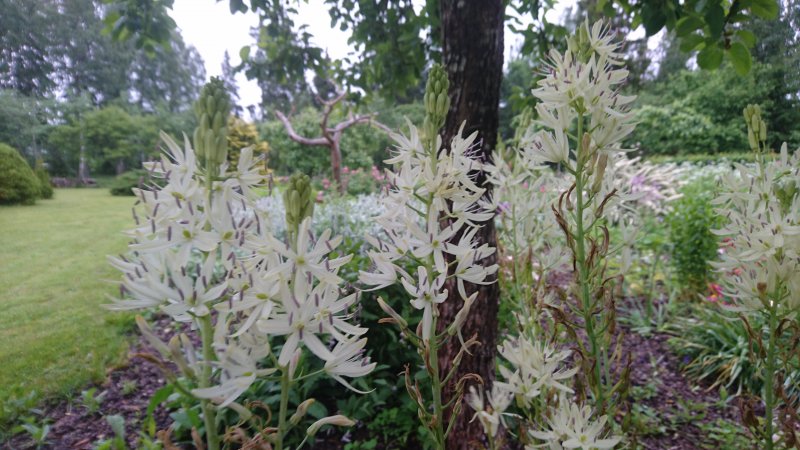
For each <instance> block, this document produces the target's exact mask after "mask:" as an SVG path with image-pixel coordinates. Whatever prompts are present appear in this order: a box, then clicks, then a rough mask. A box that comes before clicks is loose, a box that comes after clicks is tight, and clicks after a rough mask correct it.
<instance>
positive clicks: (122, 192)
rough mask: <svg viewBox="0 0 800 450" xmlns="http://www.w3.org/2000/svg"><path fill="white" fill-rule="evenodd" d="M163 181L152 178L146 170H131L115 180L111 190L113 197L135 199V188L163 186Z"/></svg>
mask: <svg viewBox="0 0 800 450" xmlns="http://www.w3.org/2000/svg"><path fill="white" fill-rule="evenodd" d="M162 181H163V180H160V179H155V178H153V177H151V176H150V173H149V172H148V171H146V170H144V169H136V170H130V171H128V172H125V173H123V174H121V175H119V176H117V177H116V178H114V182H113V183H112V184H111V188H110V190H111V195H116V196H120V197H124V196H131V197H133V188H141V187H143V186H147V185H153V184H154V185H158V186H162V184H163V183H162Z"/></svg>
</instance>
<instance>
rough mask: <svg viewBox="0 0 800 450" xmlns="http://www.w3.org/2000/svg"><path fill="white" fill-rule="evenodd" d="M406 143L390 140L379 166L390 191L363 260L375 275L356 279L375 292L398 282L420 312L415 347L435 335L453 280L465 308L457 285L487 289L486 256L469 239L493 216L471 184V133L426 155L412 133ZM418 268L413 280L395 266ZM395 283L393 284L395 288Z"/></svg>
mask: <svg viewBox="0 0 800 450" xmlns="http://www.w3.org/2000/svg"><path fill="white" fill-rule="evenodd" d="M409 126H410V136H409V137H406V136H403V135H394V136H392V137H393V138H394V139H395V141H396V142H397V144H398V146H397V150H396V152H395V155H394V156H393V157H392V158H391V159H389V160H387V163H390V164H395V167H396V169H395V171H388V176H389V178H390V180H391V182H392V189H390V190H389V192H388V193H387V195H386V197H385V198H384V206H385V212H384V213H383V214H382V215H380V216H378V217H377V218H376V219H375V220H376V222H377V223H378V224H380V226H381V227H382V228H383V231H384V233H383V235H382V236H379V237H372V236H368V237H367V240H368V241H369V242H370V244H371V245H372V247H373V250H371V251H370V252H369V256H370V259H371V260H372V262H373V264H374V265H375V269H376V270H375V271H371V272H370V271H362V272H361V274H360V280H361V282H362V283H364V284H366V285H368V286H372V287H373V288H375V289H378V288H381V287H385V286H388V285H391V284H394V283H395V282H397V281H400V282H401V283H402V284H403V286H404V287H405V288H406V290H407V292H408V294H409V295H410V296H411V300H412V304H413V305H414V307H415V308H417V309H420V310H422V311H423V318H424V319H423V322H422V325H421V329H420V332H419V333H418V334H419V335H420V337H421V338H422V340H423V341H426V340H429V339H430V338H431V336H432V335H433V334H434V333H435V332H436V330H435V329H433V326H432V325H433V318H434V316H435V315H437V312H436V309H437V308H436V305H437V304H439V303H441V302H442V301H444V299H445V298H446V297H447V289H445V288H444V284H445V281H446V280H447V279H448V278H454V279H455V282H456V286H457V289H458V292H459V293H460V294H461V298H462V300H463V301H464V308H467V309H468V308H469V305H470V303H471V301H472V298H471V297H470V296H468V295H467V294H466V289H465V286H464V285H465V283H473V284H487V283H492V282H493V281H494V280H493V279H492V275H493V274H494V273H495V272H496V271H497V266H490V267H484V266H482V265H481V264H480V261H481V260H483V259H484V258H486V257H487V256H490V255H492V254H493V253H494V250H495V249H494V248H492V247H489V246H488V245H487V244H483V245H481V246H478V245H477V244H476V242H477V240H476V239H475V235H476V233H477V232H478V229H479V227H480V225H479V224H480V223H481V222H485V221H487V220H489V219H491V218H492V217H493V215H494V212H493V210H491V209H489V208H487V206H489V205H487V204H486V203H485V202H483V201H482V200H481V197H482V195H483V193H484V189H483V188H481V187H478V186H477V184H476V183H475V179H474V178H475V176H476V173H477V171H478V170H480V169H481V168H482V164H481V163H480V161H478V160H477V158H476V157H475V151H476V150H475V147H474V145H473V144H474V141H475V138H476V136H477V134H476V133H473V134H472V135H470V136H468V137H466V138H462V137H461V134H460V132H459V134H458V135H457V136H456V137H455V138H453V142H452V144H451V146H450V151H449V152H445V151H443V150H441V151H440V141H441V139H438V141H437V146H436V148H435V150H433V151H430V150H426V149H425V148H424V147H423V145H422V141H421V140H420V138H419V134H418V132H417V129H416V128H415V127H414V126H413V125H409ZM404 258H406V259H411V260H418V261H423V262H424V264H421V265H419V266H418V267H419V268H418V272H417V273H416V274H409V273H407V272H406V271H405V270H403V269H402V267H401V266H400V265H399V262H400V260H402V259H404ZM398 278H399V280H398Z"/></svg>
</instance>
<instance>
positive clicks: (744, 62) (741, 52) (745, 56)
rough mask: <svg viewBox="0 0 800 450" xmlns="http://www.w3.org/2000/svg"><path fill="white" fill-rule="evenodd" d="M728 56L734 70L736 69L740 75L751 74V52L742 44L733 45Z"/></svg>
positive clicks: (735, 43)
mask: <svg viewBox="0 0 800 450" xmlns="http://www.w3.org/2000/svg"><path fill="white" fill-rule="evenodd" d="M728 55H729V56H730V58H731V63H732V64H733V68H734V69H736V72H737V73H738V74H739V75H747V73H748V72H750V67H751V66H752V65H753V61H752V59H751V58H750V50H748V49H747V47H745V46H744V44H742V43H741V42H734V43H733V44H731V48H730V49H728Z"/></svg>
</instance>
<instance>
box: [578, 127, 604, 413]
mask: <svg viewBox="0 0 800 450" xmlns="http://www.w3.org/2000/svg"><path fill="white" fill-rule="evenodd" d="M586 151H588V149H585V148H583V114H579V115H578V155H577V158H576V160H577V167H576V168H575V196H576V197H577V199H576V209H575V235H576V236H575V241H576V244H577V249H576V253H577V254H576V255H575V257H576V259H577V263H578V264H577V266H578V283H579V284H580V288H581V291H580V295H581V303H582V306H583V311H582V313H583V321H584V326H585V327H586V335H587V336H588V338H589V343H590V345H591V356H592V360H593V362H594V378H595V380H596V383H597V385H596V386H594V389H593V390H594V396H595V410H597V411H598V413H603V412H604V410H605V395H604V392H603V391H604V385H603V380H602V375H601V373H600V365H601V363H602V362H601V358H600V353H601V350H600V348H599V345H598V342H597V336H596V335H595V330H594V317H593V314H592V298H591V293H590V292H589V273H588V272H589V268H588V267H587V265H586V242H585V241H586V230H585V229H584V226H583V210H584V208H585V205H584V198H583V188H584V182H585V180H584V163H585V159H586V158H585V156H584V155H585V152H586Z"/></svg>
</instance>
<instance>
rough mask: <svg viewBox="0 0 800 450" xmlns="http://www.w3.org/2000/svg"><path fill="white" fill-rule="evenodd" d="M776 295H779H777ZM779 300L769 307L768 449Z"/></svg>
mask: <svg viewBox="0 0 800 450" xmlns="http://www.w3.org/2000/svg"><path fill="white" fill-rule="evenodd" d="M779 289H780V285H779V286H778V289H777V290H776V291H777V292H780V290H779ZM775 297H778V296H777V295H776V296H775ZM776 303H777V302H773V304H772V305H771V306H770V308H769V340H768V344H767V367H766V368H765V373H764V383H765V384H764V391H765V397H766V398H765V399H764V403H765V405H764V406H765V408H766V409H765V411H764V421H765V422H766V427H767V435H766V449H767V450H772V448H773V443H772V433H773V431H772V412H773V411H772V410H773V409H774V408H775V392H774V391H775V387H774V386H773V384H774V379H775V346H776V342H775V334H776V330H775V328H776V327H777V318H778V312H777V311H776V309H777V306H776Z"/></svg>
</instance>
